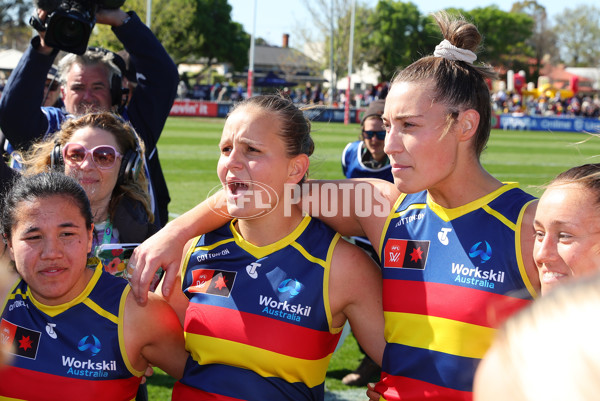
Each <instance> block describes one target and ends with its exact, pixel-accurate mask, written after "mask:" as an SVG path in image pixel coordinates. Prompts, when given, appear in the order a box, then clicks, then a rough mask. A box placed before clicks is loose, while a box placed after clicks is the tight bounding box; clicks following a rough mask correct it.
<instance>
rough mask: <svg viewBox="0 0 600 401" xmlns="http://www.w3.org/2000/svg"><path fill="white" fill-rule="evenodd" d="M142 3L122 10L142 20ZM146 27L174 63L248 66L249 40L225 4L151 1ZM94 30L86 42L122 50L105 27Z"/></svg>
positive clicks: (132, 0)
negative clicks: (147, 26) (134, 12)
mask: <svg viewBox="0 0 600 401" xmlns="http://www.w3.org/2000/svg"><path fill="white" fill-rule="evenodd" d="M146 3H147V2H146V0H127V2H126V3H125V5H124V6H123V8H124V9H126V10H134V11H136V12H137V13H138V15H139V16H140V18H142V19H144V18H145V15H146ZM150 27H151V29H152V31H153V32H154V34H155V35H156V37H157V38H158V40H160V42H161V43H162V44H163V46H164V47H165V49H167V52H168V53H169V54H170V55H171V57H173V59H174V60H175V62H176V63H182V62H197V61H202V62H203V63H205V64H207V65H208V66H210V65H212V64H215V63H221V62H224V63H227V62H228V63H231V64H232V65H233V67H234V69H236V70H243V69H244V68H245V67H246V66H247V65H248V49H249V47H250V36H249V35H248V34H247V33H246V32H244V30H243V28H242V25H241V24H239V23H236V22H233V21H232V20H231V6H230V5H229V4H228V3H227V0H153V2H152V21H151V24H150ZM95 30H96V33H95V34H94V36H93V37H92V39H91V40H90V42H92V41H93V43H95V44H96V45H99V46H103V47H107V48H109V49H111V50H119V49H121V48H122V45H121V44H120V42H119V41H118V40H117V39H116V38H115V36H114V34H112V32H110V29H109V28H108V27H106V26H96V28H95Z"/></svg>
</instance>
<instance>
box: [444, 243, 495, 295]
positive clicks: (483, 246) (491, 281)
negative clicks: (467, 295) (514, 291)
mask: <svg viewBox="0 0 600 401" xmlns="http://www.w3.org/2000/svg"><path fill="white" fill-rule="evenodd" d="M469 257H471V258H472V259H473V262H474V265H475V266H474V267H468V266H465V265H464V264H463V263H454V262H453V263H452V274H455V275H456V277H455V279H454V281H456V282H459V283H463V284H470V285H474V286H478V287H487V288H494V286H495V285H496V284H501V283H504V275H505V272H504V271H501V270H498V269H494V268H490V269H482V268H481V267H480V266H478V265H477V264H478V263H480V264H484V263H486V262H488V261H489V260H490V259H491V258H492V246H491V245H490V244H489V243H488V242H487V241H480V242H477V243H475V244H474V245H473V246H472V247H471V249H470V250H469Z"/></svg>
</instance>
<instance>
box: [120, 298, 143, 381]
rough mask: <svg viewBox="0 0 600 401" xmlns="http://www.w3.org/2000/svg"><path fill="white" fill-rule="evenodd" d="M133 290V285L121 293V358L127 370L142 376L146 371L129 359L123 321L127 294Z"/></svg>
mask: <svg viewBox="0 0 600 401" xmlns="http://www.w3.org/2000/svg"><path fill="white" fill-rule="evenodd" d="M130 291H131V287H130V286H127V287H125V290H124V291H123V293H122V294H121V300H120V301H119V318H118V321H119V326H118V330H119V350H120V351H121V358H123V362H125V366H127V370H129V372H131V374H132V375H134V376H137V377H142V376H143V375H144V371H141V370H137V369H136V368H134V367H133V365H132V364H131V361H130V360H129V356H128V355H127V350H126V349H125V322H124V321H123V316H125V302H126V301H127V295H129V292H130Z"/></svg>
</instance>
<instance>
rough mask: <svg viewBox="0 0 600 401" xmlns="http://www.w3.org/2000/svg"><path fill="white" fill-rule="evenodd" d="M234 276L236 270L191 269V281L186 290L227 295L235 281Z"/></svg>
mask: <svg viewBox="0 0 600 401" xmlns="http://www.w3.org/2000/svg"><path fill="white" fill-rule="evenodd" d="M235 276H236V272H229V271H225V270H210V269H198V270H194V271H192V280H193V283H192V285H191V286H189V287H188V289H187V291H189V292H202V293H205V294H211V295H220V296H222V297H229V294H230V293H231V289H232V288H233V283H234V282H235Z"/></svg>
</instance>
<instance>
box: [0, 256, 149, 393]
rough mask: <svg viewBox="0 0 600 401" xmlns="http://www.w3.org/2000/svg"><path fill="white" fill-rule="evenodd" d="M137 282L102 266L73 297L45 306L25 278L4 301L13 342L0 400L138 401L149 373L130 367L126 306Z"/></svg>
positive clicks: (6, 333) (4, 331) (5, 325)
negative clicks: (32, 292)
mask: <svg viewBox="0 0 600 401" xmlns="http://www.w3.org/2000/svg"><path fill="white" fill-rule="evenodd" d="M129 290H130V287H129V285H128V284H127V282H126V281H125V280H123V279H121V278H116V277H113V276H111V275H110V274H108V273H106V272H103V271H102V266H101V265H98V266H96V268H95V271H94V275H93V276H92V278H91V280H90V282H89V283H88V284H87V286H86V288H85V290H84V291H83V292H82V293H81V294H80V295H79V296H78V297H77V298H75V299H73V300H72V301H70V302H68V303H66V304H62V305H57V306H47V305H43V304H41V303H39V302H38V301H37V300H36V299H35V298H33V296H32V294H31V290H30V289H29V287H28V285H27V284H26V283H25V282H24V281H22V280H20V281H19V282H18V283H17V284H16V285H15V286H14V288H13V289H12V291H11V292H10V293H9V294H8V297H7V298H6V300H5V301H4V306H3V312H2V319H1V321H0V333H1V334H0V335H1V337H2V341H3V343H5V344H6V343H7V342H8V343H9V344H12V345H13V347H12V353H13V354H14V355H13V357H12V359H11V362H10V363H11V365H10V366H8V367H4V368H0V377H1V378H2V380H0V399H5V398H4V397H6V398H8V399H16V400H42V399H43V400H46V401H54V400H56V401H69V400H73V401H76V400H77V401H81V400H90V401H91V400H99V399H105V400H133V399H135V395H136V393H137V389H138V386H139V384H140V381H141V378H142V375H143V372H139V371H136V370H135V369H134V368H133V367H132V366H131V364H130V362H129V359H128V358H127V354H126V352H125V346H124V340H123V310H124V307H125V299H126V297H127V294H128V293H129Z"/></svg>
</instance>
